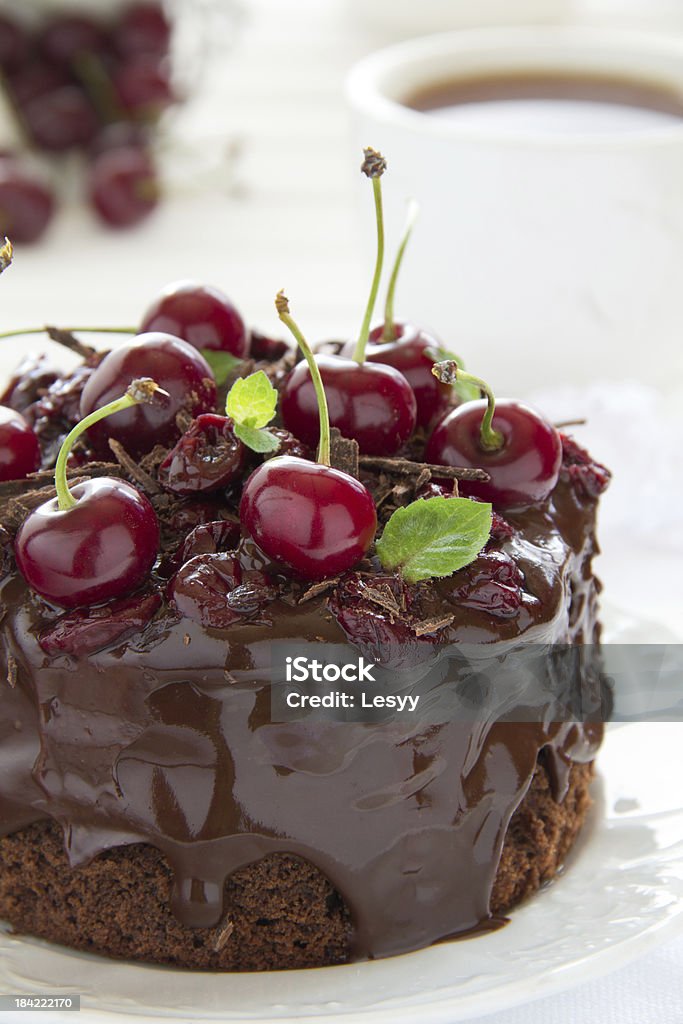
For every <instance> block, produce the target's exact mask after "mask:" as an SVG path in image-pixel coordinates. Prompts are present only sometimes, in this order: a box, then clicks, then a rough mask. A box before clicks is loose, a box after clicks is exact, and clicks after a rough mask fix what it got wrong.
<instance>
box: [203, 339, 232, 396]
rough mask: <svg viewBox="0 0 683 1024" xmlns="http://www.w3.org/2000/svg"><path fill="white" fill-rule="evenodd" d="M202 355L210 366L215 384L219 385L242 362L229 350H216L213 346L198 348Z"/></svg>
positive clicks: (223, 382)
mask: <svg viewBox="0 0 683 1024" xmlns="http://www.w3.org/2000/svg"><path fill="white" fill-rule="evenodd" d="M200 351H201V353H202V355H203V356H204V358H205V359H206V361H207V363H208V364H209V366H210V367H211V372H212V373H213V375H214V377H215V378H216V384H218V386H219V387H221V385H222V384H225V382H226V380H227V379H228V377H229V376H230V374H231V373H232V371H233V370H234V369H235V367H236V366H239V365H240V363H241V362H242V360H241V359H238V358H237V356H234V355H233V354H232V353H231V352H217V351H216V349H214V348H203V349H200Z"/></svg>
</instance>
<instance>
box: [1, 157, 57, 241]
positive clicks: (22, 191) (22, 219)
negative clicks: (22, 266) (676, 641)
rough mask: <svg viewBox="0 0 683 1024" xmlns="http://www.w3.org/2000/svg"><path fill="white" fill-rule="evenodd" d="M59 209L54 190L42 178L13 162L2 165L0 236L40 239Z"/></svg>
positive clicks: (24, 239)
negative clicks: (57, 208)
mask: <svg viewBox="0 0 683 1024" xmlns="http://www.w3.org/2000/svg"><path fill="white" fill-rule="evenodd" d="M54 211H55V197H54V193H53V192H52V189H51V188H50V187H49V186H48V185H47V184H46V182H45V181H44V180H43V178H42V177H39V176H38V175H35V174H33V172H31V171H28V170H26V169H24V168H22V167H20V166H19V165H15V164H14V163H12V162H10V161H3V162H2V164H0V235H2V237H5V236H7V238H11V239H12V241H13V242H18V243H20V244H21V243H25V244H29V243H31V242H37V241H38V239H39V238H41V237H42V236H43V234H44V233H45V231H46V230H47V226H48V224H49V223H50V221H51V220H52V216H53V214H54Z"/></svg>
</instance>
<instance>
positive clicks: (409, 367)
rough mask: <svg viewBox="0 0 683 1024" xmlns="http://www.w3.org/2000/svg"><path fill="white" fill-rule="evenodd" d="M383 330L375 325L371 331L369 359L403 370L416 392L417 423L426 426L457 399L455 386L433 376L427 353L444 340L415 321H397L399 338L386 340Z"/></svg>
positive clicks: (396, 329) (367, 355)
mask: <svg viewBox="0 0 683 1024" xmlns="http://www.w3.org/2000/svg"><path fill="white" fill-rule="evenodd" d="M382 330H383V328H382V327H375V328H374V330H372V331H371V332H370V343H369V345H368V347H367V349H366V353H365V358H366V359H367V360H369V361H370V362H372V363H384V364H386V365H387V366H393V367H394V368H395V369H396V370H400V372H401V373H402V374H403V376H404V377H405V378H406V380H407V381H408V383H409V384H410V386H411V388H412V389H413V391H414V392H415V400H416V402H417V425H418V426H420V427H426V426H428V425H429V423H431V422H432V420H434V418H435V417H436V416H439V415H441V414H442V413H443V412H445V410H446V409H447V408H448V406H449V405H450V404H451V402H452V398H453V389H452V388H449V387H448V385H446V384H441V383H440V382H439V381H438V380H436V378H435V377H434V376H433V375H432V372H431V371H432V366H433V365H434V359H432V358H430V357H429V356H428V355H427V354H426V350H427V349H439V348H440V347H441V343H440V342H439V341H438V340H437V339H436V338H435V337H433V335H431V334H429V333H428V332H427V331H423V330H422V329H421V328H419V327H416V326H415V325H414V324H401V323H397V324H394V330H395V333H396V340H395V341H387V342H382V341H381V337H382Z"/></svg>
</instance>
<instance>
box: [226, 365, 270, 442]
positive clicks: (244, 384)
mask: <svg viewBox="0 0 683 1024" xmlns="http://www.w3.org/2000/svg"><path fill="white" fill-rule="evenodd" d="M276 408H277V391H276V390H275V388H274V387H273V385H272V384H271V383H270V381H269V380H268V377H267V376H266V374H265V373H264V372H263V370H257V371H256V373H250V374H249V376H248V377H238V379H237V380H236V381H235V383H234V384H233V386H232V387H231V388H230V391H229V393H228V400H227V402H226V405H225V409H226V412H227V414H228V416H229V417H230V419H231V420H232V421H233V422H234V423H239V424H241V426H243V427H254V428H255V429H258V428H259V427H265V426H266V425H267V424H268V423H270V421H271V420H272V418H273V416H274V415H275V409H276Z"/></svg>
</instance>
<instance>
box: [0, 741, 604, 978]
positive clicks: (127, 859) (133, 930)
mask: <svg viewBox="0 0 683 1024" xmlns="http://www.w3.org/2000/svg"><path fill="white" fill-rule="evenodd" d="M592 775H593V768H592V765H573V766H572V769H571V774H570V779H569V790H568V792H567V795H566V797H565V798H564V800H563V801H562V802H561V803H558V802H556V801H555V799H554V798H553V795H552V790H551V782H550V778H549V775H548V772H547V769H546V767H545V764H544V762H543V760H542V759H541V760H539V764H538V767H537V769H536V773H535V775H534V778H533V781H532V783H531V786H530V788H529V791H528V792H527V794H526V796H525V798H524V800H523V801H522V803H521V804H520V806H519V808H518V809H517V811H516V812H515V814H514V816H513V818H512V821H511V823H510V827H509V829H508V833H507V836H506V839H505V845H504V848H503V854H502V857H501V861H500V865H499V869H498V874H497V876H496V882H495V886H494V889H493V893H492V899H491V912H492V913H493V914H495V915H501V914H505V913H506V912H507V911H508V910H510V909H511V908H512V907H513V906H514V905H515V904H516V903H518V902H519V901H520V900H522V899H524V897H526V896H528V895H529V894H530V893H532V892H534V891H535V890H537V889H538V888H539V886H540V885H542V884H543V883H544V882H546V881H548V880H549V879H550V878H552V877H553V876H554V875H555V874H556V872H557V870H558V868H559V867H560V866H561V864H562V861H563V859H564V857H565V855H566V853H567V851H568V850H569V848H570V847H571V845H572V843H573V842H574V840H575V838H576V836H577V834H578V832H579V830H580V828H581V826H582V824H583V822H584V819H585V817H586V813H587V811H588V808H589V806H590V803H591V800H590V796H589V792H588V788H589V784H590V780H591V778H592ZM170 887H171V872H170V869H169V867H168V865H167V863H166V861H165V860H164V858H163V856H162V855H161V854H160V853H159V852H158V851H157V850H156V849H155V848H154V847H152V846H148V845H145V844H136V845H134V846H124V847H116V848H113V849H111V850H108V851H106V852H104V853H102V854H100V855H99V856H98V857H96V858H95V859H94V860H93V861H92V862H91V863H90V864H88V865H86V866H85V867H81V868H78V869H75V870H74V869H72V868H70V867H69V864H68V861H67V858H66V854H65V852H64V844H63V838H62V830H61V828H60V827H59V826H58V825H56V824H55V823H54V822H48V821H42V822H38V823H37V824H34V825H31V826H29V827H28V828H24V829H22V830H21V831H19V832H15V833H14V834H13V835H10V836H7V837H5V838H4V839H2V840H0V918H2V919H3V920H6V921H9V922H10V924H11V925H12V926H13V928H14V930H15V931H16V932H19V933H26V934H30V935H36V936H40V937H41V938H44V939H49V940H51V941H53V942H57V943H61V944H63V945H65V946H72V947H74V948H76V949H83V950H87V951H89V952H96V953H103V954H105V955H107V956H112V957H121V958H125V959H130V960H142V961H152V962H158V963H167V964H174V965H176V966H178V967H186V968H195V969H203V970H213V971H265V970H283V969H291V968H302V967H322V966H327V965H331V964H339V963H344V962H345V961H346V960H347V959H348V957H349V948H350V937H351V921H350V917H349V914H348V911H347V909H346V907H345V906H344V902H343V900H342V898H341V897H340V896H339V894H338V893H337V892H336V891H335V890H334V889H333V887H332V886H331V885H330V883H329V882H328V880H327V879H326V878H325V877H324V876H323V875H322V874H321V873H320V872H319V871H318V870H317V868H315V867H313V865H311V864H309V863H308V862H307V861H304V860H302V859H301V858H299V857H294V856H289V855H287V854H272V855H271V856H269V857H266V858H264V859H263V860H261V861H259V862H258V863H256V864H252V865H250V866H249V867H247V868H244V869H243V870H241V871H239V872H236V873H235V874H234V875H233V876H232V877H231V878H229V879H228V881H227V882H226V893H225V895H226V899H225V907H226V913H225V915H224V917H223V920H222V921H221V923H220V925H219V926H218V927H217V928H212V929H193V928H187V927H185V926H183V925H181V924H180V923H179V921H178V920H177V919H176V918H175V917H174V916H173V914H172V913H171V910H170V908H169V894H170Z"/></svg>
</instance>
